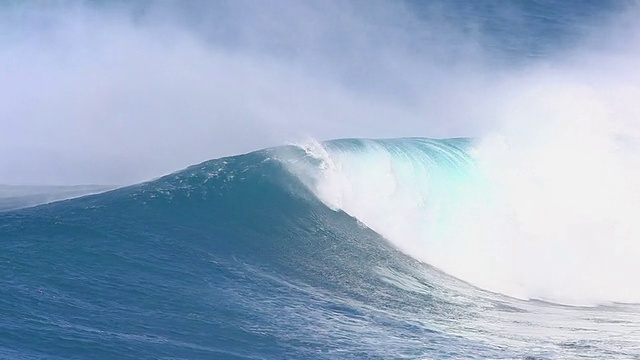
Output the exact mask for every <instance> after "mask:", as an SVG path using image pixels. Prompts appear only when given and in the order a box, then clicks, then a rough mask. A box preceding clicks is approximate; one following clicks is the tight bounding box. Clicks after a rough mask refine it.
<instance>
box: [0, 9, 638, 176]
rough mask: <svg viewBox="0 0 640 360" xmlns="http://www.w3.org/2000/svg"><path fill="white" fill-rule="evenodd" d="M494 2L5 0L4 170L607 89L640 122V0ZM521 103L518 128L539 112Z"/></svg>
mask: <svg viewBox="0 0 640 360" xmlns="http://www.w3.org/2000/svg"><path fill="white" fill-rule="evenodd" d="M484 3H485V4H486V7H485V8H480V7H478V6H475V7H474V6H471V7H470V6H469V5H465V6H462V5H464V2H459V1H453V2H446V1H433V2H428V3H425V2H417V1H416V2H411V1H407V2H400V1H389V2H387V1H351V2H345V1H309V2H307V1H269V2H266V1H264V2H260V1H216V2H209V1H193V2H182V1H158V2H152V1H140V2H125V1H122V2H86V1H85V2H78V1H57V2H19V1H16V2H10V3H3V4H2V5H0V30H1V32H0V34H1V35H0V184H1V183H4V184H81V183H94V184H96V183H97V184H126V183H132V182H137V181H142V180H146V179H150V178H152V177H156V176H159V175H163V174H165V173H168V172H172V171H175V170H178V169H180V168H182V167H185V166H188V165H191V164H194V163H197V162H200V161H204V160H208V159H211V158H216V157H221V156H227V155H233V154H237V153H240V152H247V151H251V150H256V149H259V148H263V147H266V146H274V145H280V144H284V143H286V142H297V141H301V140H304V139H306V138H314V139H320V140H324V139H330V138H339V137H399V136H427V137H451V136H483V135H485V134H486V133H490V132H492V131H497V129H498V128H502V127H504V124H505V122H506V121H507V119H510V120H511V119H512V117H513V116H514V114H517V115H516V117H519V116H520V115H522V114H523V113H526V112H527V111H528V110H531V109H534V110H535V109H538V108H539V106H541V105H540V104H543V106H548V105H549V102H550V101H551V102H553V101H555V99H565V100H560V101H564V102H563V103H562V104H561V105H558V106H557V107H558V109H561V110H558V111H556V112H553V113H552V114H547V115H548V116H549V117H551V118H553V117H554V116H558V117H561V116H565V115H567V114H569V113H567V112H566V110H567V109H574V107H575V106H585V105H586V106H587V107H588V106H591V105H593V102H594V101H595V102H596V103H598V102H599V101H601V102H603V103H604V104H605V105H606V106H607V109H606V111H607V112H610V113H611V114H614V115H615V116H613V115H612V119H614V120H612V121H611V122H607V124H608V125H609V124H610V125H611V127H612V128H615V131H618V132H619V133H620V134H622V135H625V136H629V137H634V136H635V134H636V131H635V129H636V125H635V124H636V123H637V120H638V117H637V110H635V107H634V105H633V104H635V103H636V99H637V97H636V95H637V94H638V91H637V90H638V84H640V81H638V75H636V74H637V71H636V70H634V69H636V68H638V67H637V62H638V61H637V60H636V59H637V56H634V55H635V54H637V53H638V51H637V50H638V45H639V44H638V36H637V35H638V32H637V31H636V30H637V28H636V26H635V19H637V16H634V15H637V14H638V11H637V6H636V2H634V1H628V2H626V1H625V2H616V4H618V5H620V4H623V5H624V6H622V5H620V6H618V7H616V8H611V7H610V6H609V4H611V2H592V1H582V2H576V3H580V4H581V5H580V6H578V5H573V4H572V2H559V3H562V4H564V5H562V4H555V5H553V6H551V5H549V4H552V2H550V1H531V2H530V3H528V5H527V6H526V7H519V8H516V7H514V6H508V4H512V3H510V2H507V1H497V0H496V1H493V2H484ZM185 4H188V5H185ZM444 4H448V5H444ZM461 4H462V5H461ZM603 4H604V5H603ZM594 89H596V90H594ZM620 89H625V90H624V91H622V90H620ZM556 93H557V94H560V95H559V96H555V95H549V94H556ZM586 93H588V96H583V95H585V94H586ZM523 99H527V102H526V103H522V101H523ZM580 99H590V100H588V101H582V100H580ZM593 99H595V100H593ZM592 100H593V101H592ZM581 101H582V102H581ZM583 102H585V103H586V104H585V103H583ZM549 107H550V108H554V106H551V105H549ZM547 115H546V116H547ZM569 115H571V114H569ZM523 118H524V119H523V120H522V121H516V120H514V121H513V122H510V123H509V126H508V127H512V128H513V127H517V128H522V129H526V131H530V130H532V129H535V128H536V124H537V122H538V121H539V119H537V118H536V119H534V118H533V117H531V116H524V117H523ZM578 118H579V117H578ZM510 120H509V121H510ZM623 120H624V121H623ZM514 124H515V125H514ZM578 126H579V124H578ZM620 129H623V130H620Z"/></svg>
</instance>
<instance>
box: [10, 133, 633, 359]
mask: <svg viewBox="0 0 640 360" xmlns="http://www.w3.org/2000/svg"><path fill="white" fill-rule="evenodd" d="M471 143H472V142H471V141H470V140H465V139H453V140H429V139H420V138H415V139H397V140H386V141H374V140H340V141H334V142H329V143H325V144H318V143H316V144H309V145H307V146H287V147H280V148H271V149H267V150H261V151H257V152H253V153H249V154H246V155H239V156H234V157H228V158H223V159H218V160H212V161H208V162H205V163H202V164H199V165H195V166H192V167H189V168H188V169H186V170H183V171H179V172H177V173H174V174H171V175H167V176H165V177H162V178H160V179H158V180H154V181H151V182H147V183H143V184H140V185H134V186H130V187H125V188H121V189H117V190H113V191H109V192H105V193H102V194H97V195H91V196H87V197H83V198H80V199H72V200H67V201H60V202H56V203H53V204H49V205H43V206H37V207H33V208H26V209H22V210H14V211H10V212H3V213H0V229H2V231H1V232H0V244H1V246H2V251H0V264H1V265H0V266H1V272H2V274H3V277H2V287H1V290H0V291H1V294H2V295H1V296H0V299H1V300H2V302H1V306H2V314H3V316H2V319H1V321H0V329H1V332H0V345H1V347H0V356H1V357H2V358H9V359H12V358H15V359H42V358H50V359H74V358H91V359H113V358H119V359H126V358H131V359H178V358H181V359H212V358H220V359H363V358H367V359H389V358H394V359H398V358H408V359H578V358H581V359H582V358H588V359H632V358H637V357H638V356H640V341H639V336H640V308H638V306H637V305H633V304H621V303H607V304H600V305H596V306H586V307H585V306H567V305H562V304H558V303H553V302H550V301H543V300H529V299H517V298H514V297H509V296H506V295H502V294H500V293H496V292H490V291H486V290H482V289H480V288H478V287H476V286H473V285H471V284H469V283H467V282H464V281H461V280H459V279H456V278H454V277H452V276H450V275H448V274H446V273H444V272H443V271H441V270H439V269H437V268H434V267H432V266H431V265H430V264H428V263H426V262H421V261H418V260H416V259H415V258H413V257H411V256H408V255H407V254H406V253H403V252H402V251H400V250H398V247H396V246H394V244H393V243H391V242H389V241H388V240H386V239H385V238H383V237H381V236H380V235H379V234H378V233H376V232H374V231H372V230H371V229H370V228H368V227H367V226H365V225H364V224H363V223H362V222H361V221H359V220H358V219H356V218H354V217H353V216H350V215H349V214H347V213H345V212H344V211H341V210H334V209H332V208H331V207H330V206H328V205H327V204H330V203H329V201H327V200H326V199H327V197H326V196H325V201H327V202H326V203H325V202H323V201H322V200H321V197H323V195H322V193H321V192H320V191H319V190H318V189H319V187H318V185H319V184H320V183H321V181H323V179H324V180H326V179H327V178H328V177H326V176H324V175H321V174H323V173H324V172H326V171H327V169H328V168H329V167H328V166H327V165H326V161H327V160H328V159H331V158H334V159H337V158H339V157H340V156H345V155H349V156H354V157H358V158H360V161H365V162H366V161H367V156H371V155H375V152H376V151H382V150H381V149H386V150H385V151H388V153H389V154H391V156H392V157H393V158H396V159H398V160H401V161H406V160H407V159H409V160H410V163H411V164H412V166H413V169H414V170H415V169H416V168H418V167H423V169H422V170H426V169H427V168H430V169H433V171H434V172H435V173H437V174H439V175H438V176H439V177H440V179H443V178H449V179H454V178H458V179H460V178H464V179H467V180H465V181H464V182H471V180H469V179H471V177H473V176H476V175H473V172H474V171H475V170H473V161H472V160H471V159H470V157H469V156H468V150H469V146H471V145H470V144H471ZM375 156H378V155H375ZM344 169H346V166H344V167H343V170H344ZM422 170H420V171H422ZM403 171H404V170H403ZM405 176H409V175H408V174H405ZM363 179H369V180H371V179H375V178H372V177H370V176H367V175H365V176H364V177H363ZM427 183H428V184H427ZM446 183H447V184H448V185H446V186H445V185H442V186H441V185H437V184H436V185H432V183H431V182H428V181H426V182H425V184H423V185H424V187H429V188H430V189H431V190H429V191H430V193H434V194H435V195H438V193H440V194H444V195H445V196H446V194H447V191H449V190H448V189H450V186H452V185H451V183H455V182H449V181H448V182H446ZM314 184H315V186H314ZM354 185H356V184H354ZM443 186H444V187H443ZM453 186H454V187H455V186H457V185H453ZM354 188H356V189H357V187H354ZM376 188H377V189H378V191H380V192H381V193H380V198H381V199H382V198H384V197H383V194H382V192H383V191H384V187H382V186H378V187H376ZM434 189H435V191H434ZM418 195H419V194H414V196H418ZM446 203H450V201H447V202H446ZM368 206H369V207H380V206H384V203H383V202H377V201H376V200H371V201H369V204H368ZM390 210H393V209H390ZM387 216H389V217H392V216H394V214H392V213H389V214H387ZM365 219H366V217H365ZM374 225H375V224H374ZM432 240H433V241H437V240H442V239H425V240H424V241H426V242H428V241H432ZM459 251H460V252H461V253H462V252H464V249H459ZM478 256H480V254H478ZM454 261H456V259H454ZM457 261H465V258H464V257H462V256H461V257H460V259H459V260H457ZM540 266H544V264H540ZM476 270H477V271H478V272H481V271H483V269H476Z"/></svg>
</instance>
